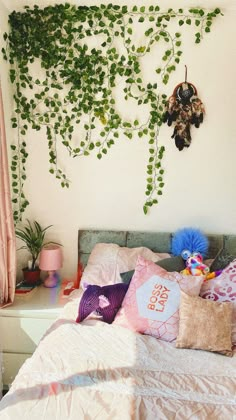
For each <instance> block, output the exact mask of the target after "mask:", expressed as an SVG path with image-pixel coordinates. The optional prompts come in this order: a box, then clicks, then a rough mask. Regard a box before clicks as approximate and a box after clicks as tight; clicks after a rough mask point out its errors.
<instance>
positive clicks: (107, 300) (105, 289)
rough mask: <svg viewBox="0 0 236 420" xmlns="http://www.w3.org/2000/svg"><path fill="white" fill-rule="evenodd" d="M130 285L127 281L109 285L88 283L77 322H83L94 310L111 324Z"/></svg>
mask: <svg viewBox="0 0 236 420" xmlns="http://www.w3.org/2000/svg"><path fill="white" fill-rule="evenodd" d="M128 287H129V285H128V284H125V283H117V284H111V285H109V286H97V285H88V286H87V288H86V290H85V291H84V293H83V296H82V298H81V301H80V304H79V310H78V316H77V318H76V322H82V321H83V320H84V319H85V318H87V317H88V316H89V315H90V314H91V313H92V312H94V311H96V313H97V314H99V315H101V316H102V320H103V321H104V322H107V323H108V324H111V323H112V322H113V321H114V318H115V316H116V313H117V311H118V310H119V309H120V306H121V304H122V301H123V299H124V297H125V294H126V292H127V290H128Z"/></svg>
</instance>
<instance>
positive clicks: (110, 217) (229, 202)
mask: <svg viewBox="0 0 236 420" xmlns="http://www.w3.org/2000/svg"><path fill="white" fill-rule="evenodd" d="M109 2H110V1H108V3H109ZM45 3H48V2H44V4H45ZM99 3H100V2H98V1H97V0H94V1H87V2H86V4H99ZM103 3H106V2H105V1H103ZM114 3H115V2H114ZM117 3H118V2H117ZM119 3H122V4H129V5H131V6H133V5H134V4H138V5H141V4H144V3H145V4H146V5H150V4H154V3H155V2H153V1H145V2H144V1H136V2H131V1H126V2H125V1H122V2H119ZM174 3H175V4H174V7H175V8H177V7H182V6H185V5H187V6H190V5H200V4H201V2H199V1H195V2H193V1H191V2H190V1H175V2H174ZM38 4H39V2H38ZM77 4H78V2H77ZM80 4H81V3H80ZM158 4H159V5H160V6H161V7H162V9H164V8H165V7H166V8H167V7H169V6H171V5H172V7H173V1H167V0H160V1H159V2H158ZM233 5H234V0H232V1H230V0H229V1H224V2H223V1H218V2H217V1H214V2H213V1H212V0H207V1H205V2H204V7H205V8H206V7H210V8H214V7H217V6H220V7H221V8H222V10H223V11H224V17H219V18H218V19H216V21H215V22H214V24H213V28H212V33H211V34H209V35H208V34H207V35H206V36H205V38H204V40H203V41H202V43H201V44H200V45H196V44H194V36H193V34H192V36H190V33H191V29H189V28H181V32H182V33H183V34H185V37H184V45H183V52H184V56H183V60H182V62H181V64H180V65H179V67H178V69H177V71H176V72H175V74H173V76H172V78H171V81H170V82H169V84H168V85H167V87H166V92H167V94H168V95H170V94H171V93H172V91H173V89H174V87H175V85H176V84H177V83H179V82H181V81H182V80H183V79H184V64H187V66H188V80H189V81H191V82H193V83H194V84H195V85H196V87H197V89H198V93H199V96H200V98H201V99H202V101H203V102H204V104H205V108H206V117H205V121H204V123H203V124H202V126H201V127H200V128H199V129H193V130H192V137H193V141H192V145H191V147H190V148H189V149H185V150H184V151H182V152H179V151H178V150H177V149H176V147H175V146H174V143H173V140H171V138H170V137H171V134H172V128H169V127H167V126H165V127H162V129H161V133H160V142H161V144H164V145H165V147H166V154H165V158H164V161H163V166H164V168H165V170H166V175H165V187H164V193H163V197H162V198H161V200H160V203H159V204H158V205H157V206H153V207H152V209H151V211H150V213H149V214H148V215H146V216H145V215H144V214H143V210H142V206H143V203H144V200H145V179H146V165H147V160H148V153H147V150H148V144H147V140H142V139H134V140H132V141H130V140H126V139H125V138H122V137H121V138H120V140H119V142H117V144H116V145H115V146H113V148H112V149H111V150H110V151H109V153H108V155H107V156H106V157H104V158H103V159H102V161H99V160H98V159H97V158H96V157H95V156H93V155H91V156H89V157H82V158H77V159H74V160H72V159H69V158H67V157H66V155H65V154H64V153H63V154H61V162H63V167H64V169H65V170H66V172H67V173H68V175H69V177H70V179H71V181H72V183H71V187H70V189H69V190H62V189H61V187H60V184H59V183H58V182H57V180H56V179H54V178H53V176H51V175H50V174H49V173H48V158H47V141H46V136H45V133H44V132H43V131H42V132H39V133H35V132H33V133H31V135H30V136H31V137H32V138H31V139H29V140H30V141H29V142H28V144H29V149H28V150H29V152H30V157H29V161H28V181H27V183H26V185H25V187H26V194H27V197H28V199H29V201H30V206H29V207H28V209H27V211H26V213H25V217H27V218H30V219H36V220H38V221H40V222H41V223H42V224H43V225H45V226H46V225H48V224H53V228H52V229H51V230H50V232H51V235H48V238H49V237H50V239H54V240H58V241H60V242H61V243H63V245H64V248H63V250H64V257H65V258H64V260H65V261H64V268H63V273H64V275H66V276H71V275H73V273H75V271H76V264H77V234H78V230H79V229H83V228H98V229H103V228H107V229H116V230H118V229H130V230H132V229H133V230H149V231H152V230H154V231H156V230H161V231H174V230H176V229H178V228H180V227H184V226H194V227H199V228H201V229H203V230H204V231H205V232H209V233H223V232H224V233H234V234H236V198H235V174H236V169H235V168H236V166H235V163H234V159H235V156H236V128H235V127H236V124H235V94H236V89H235V86H236V83H235V82H236V71H235V70H236V50H235V46H234V42H235V39H236V26H235V17H236V10H235V7H233ZM0 7H1V3H0ZM189 31H190V32H189ZM4 89H6V92H7V91H8V86H5V87H4ZM6 92H5V95H6ZM8 105H9V103H8ZM125 111H126V112H127V113H130V112H131V110H130V108H128V107H127V110H125ZM132 112H133V114H134V115H135V113H136V112H139V111H137V110H136V109H132ZM10 141H11V136H9V142H10ZM21 258H25V256H22V254H21V257H20V255H19V266H21V265H22V262H21V261H20V259H21Z"/></svg>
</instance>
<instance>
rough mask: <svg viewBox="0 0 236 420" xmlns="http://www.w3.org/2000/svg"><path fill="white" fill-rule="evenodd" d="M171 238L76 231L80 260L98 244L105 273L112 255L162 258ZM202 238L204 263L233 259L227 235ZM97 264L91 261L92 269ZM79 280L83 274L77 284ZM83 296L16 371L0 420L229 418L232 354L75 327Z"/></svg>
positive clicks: (122, 331) (95, 326)
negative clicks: (222, 255)
mask: <svg viewBox="0 0 236 420" xmlns="http://www.w3.org/2000/svg"><path fill="white" fill-rule="evenodd" d="M171 238H172V234H171V233H165V232H164V233H163V232H154V233H153V232H120V231H119V232H118V231H117V232H116V231H113V232H111V231H98V230H93V231H91V230H84V231H80V232H79V240H78V243H79V259H80V261H82V262H83V264H84V265H85V264H87V262H88V261H89V258H90V256H91V251H93V250H94V248H95V246H96V245H97V244H98V245H99V244H107V246H108V244H110V247H111V250H110V248H109V247H107V248H106V249H108V250H109V252H108V253H107V254H106V257H107V261H108V263H109V264H108V265H109V270H110V269H111V266H112V264H113V262H114V260H113V258H114V250H117V249H119V250H120V249H122V250H123V249H127V248H128V249H129V250H131V254H132V252H133V251H132V250H133V249H137V248H139V247H141V248H142V252H144V254H145V253H146V252H147V253H148V252H149V251H147V250H151V252H153V253H163V256H165V254H169V252H170V243H171ZM208 239H209V244H210V246H209V251H208V258H209V259H213V258H214V257H215V256H216V254H217V252H218V251H219V250H220V249H221V248H223V249H224V250H227V251H228V253H230V254H233V253H235V250H236V237H235V236H234V235H209V236H208ZM129 252H130V251H129ZM131 254H129V255H131ZM117 255H118V254H117V253H116V256H117ZM148 255H149V254H148ZM132 257H133V254H132ZM145 257H146V254H145ZM96 258H97V259H96ZM99 258H100V257H99V256H98V255H95V261H94V264H95V265H96V264H99ZM167 258H168V257H167ZM101 262H102V261H101ZM126 262H127V261H126ZM129 262H130V260H129ZM122 264H124V261H121V265H122ZM87 266H89V264H88V265H87ZM130 268H132V267H131V266H130V265H129V264H128V265H126V269H127V270H129V269H130ZM122 269H123V267H122ZM119 270H121V268H119ZM119 270H118V271H119ZM121 272H122V271H121ZM93 275H94V272H92V276H93ZM84 276H85V277H86V269H85V270H84V274H83V277H82V283H83V278H84ZM115 276H117V272H116V273H115ZM86 280H87V279H86ZM110 280H111V278H110ZM111 281H112V282H113V279H112V280H111ZM82 294H83V291H82V289H78V290H76V291H74V292H73V293H72V294H71V296H70V300H69V302H68V303H67V304H66V305H65V308H64V311H63V314H62V316H61V317H60V318H59V319H57V320H56V321H55V323H54V324H53V325H52V326H51V327H50V329H49V330H48V331H47V333H46V334H45V336H44V337H43V338H42V340H41V342H40V343H39V345H38V347H37V349H36V350H35V352H34V354H33V355H32V357H31V358H30V359H28V360H27V361H26V362H25V363H24V365H23V366H22V367H21V369H20V371H19V373H18V375H17V377H16V378H15V380H14V382H13V383H12V386H11V388H10V390H9V392H8V393H7V394H6V395H5V396H4V397H3V398H2V400H1V402H0V419H1V420H6V419H8V420H9V419H10V420H13V419H21V420H27V419H28V420H34V419H35V420H39V419H40V420H52V419H56V420H64V419H81V420H82V419H86V420H92V419H97V420H99V419H112V420H116V419H117V420H126V419H127V420H128V419H141V420H143V419H145V420H146V419H150V420H154V419H155V420H156V419H158V420H159V419H168V420H171V419H181V420H184V419H208V420H210V419H212V420H213V419H214V420H215V419H234V418H235V419H236V396H235V395H236V393H235V391H236V352H235V349H233V351H232V355H231V356H232V357H227V356H225V355H223V354H220V353H217V352H212V351H205V350H195V349H189V348H176V341H175V340H173V341H165V340H162V339H157V338H156V337H154V336H151V335H148V334H141V333H139V332H137V331H133V330H132V329H130V328H124V326H121V325H119V323H118V324H117V323H115V322H113V323H111V324H108V323H106V322H103V321H102V320H101V319H100V318H99V317H95V316H94V317H93V316H91V317H89V318H87V319H85V320H84V321H83V322H81V323H76V322H75V319H76V316H77V312H78V305H79V300H80V299H81V295H82Z"/></svg>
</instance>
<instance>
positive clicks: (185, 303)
mask: <svg viewBox="0 0 236 420" xmlns="http://www.w3.org/2000/svg"><path fill="white" fill-rule="evenodd" d="M232 311H233V307H232V303H230V302H212V301H210V300H206V299H202V298H201V297H199V296H189V295H187V294H186V293H184V292H181V299H180V308H179V333H178V336H177V340H176V347H178V348H190V349H199V350H207V351H214V352H218V353H222V354H225V355H226V356H232V354H233V353H232V339H231V333H232Z"/></svg>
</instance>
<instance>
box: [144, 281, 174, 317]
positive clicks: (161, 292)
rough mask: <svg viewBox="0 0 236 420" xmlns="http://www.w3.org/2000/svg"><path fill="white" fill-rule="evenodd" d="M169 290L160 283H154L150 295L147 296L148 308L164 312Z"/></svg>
mask: <svg viewBox="0 0 236 420" xmlns="http://www.w3.org/2000/svg"><path fill="white" fill-rule="evenodd" d="M169 292H170V290H169V289H167V287H165V286H163V285H161V284H155V286H154V289H153V291H152V295H151V296H150V298H149V302H148V305H147V307H148V309H151V311H157V312H164V309H165V305H166V302H167V301H168V298H169Z"/></svg>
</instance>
